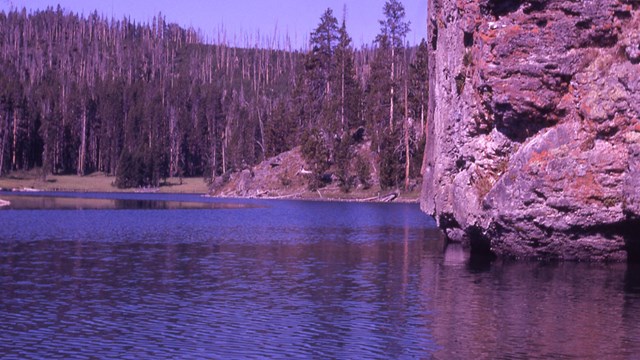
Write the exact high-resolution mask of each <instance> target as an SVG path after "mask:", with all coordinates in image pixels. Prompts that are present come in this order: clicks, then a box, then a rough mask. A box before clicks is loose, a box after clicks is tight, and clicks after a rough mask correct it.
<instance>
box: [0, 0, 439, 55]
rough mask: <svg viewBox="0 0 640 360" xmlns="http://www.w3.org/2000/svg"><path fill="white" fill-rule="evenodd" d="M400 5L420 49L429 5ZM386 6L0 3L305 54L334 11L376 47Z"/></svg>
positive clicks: (137, 0)
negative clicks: (168, 26) (167, 25)
mask: <svg viewBox="0 0 640 360" xmlns="http://www.w3.org/2000/svg"><path fill="white" fill-rule="evenodd" d="M401 2H402V3H403V5H404V7H405V10H406V14H407V18H406V20H408V21H410V22H411V25H410V27H411V32H410V33H409V34H408V35H407V38H406V40H407V41H408V42H409V43H411V44H418V43H419V42H420V40H421V39H422V38H426V33H427V31H426V18H427V0H401ZM384 3H385V0H208V1H207V0H100V1H90V0H57V1H56V0H0V10H4V11H5V12H6V11H8V10H10V9H11V8H18V9H22V8H23V7H26V8H27V10H38V9H40V10H44V9H46V8H47V7H53V8H56V7H57V5H58V4H60V6H61V7H62V8H63V9H65V10H67V11H73V12H74V13H80V14H84V15H88V14H90V13H92V12H93V11H94V10H97V11H98V13H99V14H102V15H105V16H106V17H108V18H111V17H114V18H116V19H122V18H123V17H125V16H127V17H130V18H131V19H132V20H136V21H141V22H148V21H151V20H152V19H153V17H154V16H155V15H157V14H158V13H159V12H161V13H162V14H163V15H164V16H165V18H166V21H167V22H174V23H177V24H179V25H180V26H182V27H187V28H188V27H193V28H195V29H200V30H201V31H202V34H203V35H204V36H205V37H206V38H207V39H209V40H212V39H214V38H217V34H218V33H220V30H221V29H224V30H225V32H226V33H227V40H228V42H229V43H234V42H235V43H236V44H237V45H239V46H242V45H245V43H246V42H247V41H248V42H250V43H252V45H253V44H255V43H256V39H257V38H258V34H259V37H260V38H261V39H263V40H264V39H265V38H266V37H270V38H273V37H274V36H273V34H274V33H275V34H277V36H276V38H280V39H284V37H285V35H287V34H288V36H289V38H290V40H291V42H292V43H293V45H294V47H296V48H301V47H303V44H305V43H306V42H307V41H308V38H309V33H310V32H311V31H312V30H313V29H314V28H315V27H317V25H318V23H319V20H320V16H321V15H322V13H323V12H324V11H325V10H326V9H327V8H331V9H333V12H334V15H335V16H336V17H337V18H338V20H341V19H342V14H343V8H344V7H345V6H346V9H347V15H346V20H347V30H348V31H349V34H350V35H351V37H352V38H353V41H354V44H355V45H356V46H360V45H364V44H371V43H372V42H373V40H374V39H375V37H376V35H377V34H378V33H379V31H380V24H379V23H378V20H380V19H382V18H383V14H382V8H383V6H384ZM234 34H235V37H234ZM234 38H235V40H234ZM282 41H283V43H284V40H282ZM283 46H284V45H283Z"/></svg>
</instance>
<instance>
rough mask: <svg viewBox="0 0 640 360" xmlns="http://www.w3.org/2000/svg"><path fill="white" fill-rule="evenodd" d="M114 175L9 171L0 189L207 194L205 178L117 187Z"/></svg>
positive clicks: (173, 179) (207, 187)
mask: <svg viewBox="0 0 640 360" xmlns="http://www.w3.org/2000/svg"><path fill="white" fill-rule="evenodd" d="M114 183H115V177H114V176H108V175H105V174H103V173H94V174H91V175H87V176H78V175H48V176H47V178H46V180H43V179H42V177H41V176H39V175H35V174H32V173H12V174H9V175H8V176H5V177H1V178H0V189H1V190H5V191H20V192H38V191H60V192H107V193H115V192H128V193H130V192H158V193H177V194H207V193H208V192H209V186H208V185H207V183H206V181H205V180H204V178H202V177H199V178H182V179H180V178H168V179H167V180H166V182H163V183H162V184H161V186H160V187H157V188H137V189H136V188H132V189H120V188H118V187H116V186H115V185H113V184H114Z"/></svg>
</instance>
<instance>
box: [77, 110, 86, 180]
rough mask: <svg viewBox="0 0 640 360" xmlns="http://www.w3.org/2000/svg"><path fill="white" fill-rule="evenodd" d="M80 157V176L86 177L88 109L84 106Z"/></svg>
mask: <svg viewBox="0 0 640 360" xmlns="http://www.w3.org/2000/svg"><path fill="white" fill-rule="evenodd" d="M80 136H81V138H80V156H78V175H79V176H84V167H85V162H86V161H85V159H86V155H87V107H86V106H85V104H82V131H81V133H80Z"/></svg>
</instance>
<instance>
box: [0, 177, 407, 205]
mask: <svg viewBox="0 0 640 360" xmlns="http://www.w3.org/2000/svg"><path fill="white" fill-rule="evenodd" d="M114 182H115V177H114V176H108V175H105V174H102V173H96V174H91V175H87V176H78V175H48V176H47V178H46V180H42V178H41V177H40V176H36V175H33V174H31V173H14V174H10V175H8V176H5V177H1V178H0V191H11V192H34V193H37V192H42V191H46V192H79V193H83V192H85V193H86V192H104V193H132V192H138V193H165V194H202V195H209V194H210V190H209V185H208V184H207V182H206V181H205V179H204V178H202V177H197V178H182V179H180V178H168V179H167V180H166V182H163V183H162V184H161V186H160V187H157V188H130V189H120V188H118V187H116V186H114V185H113V184H114ZM390 194H394V195H395V196H393V195H392V196H390ZM212 196H213V197H216V198H238V199H246V198H260V199H279V200H316V201H318V200H320V201H343V202H385V201H386V200H388V197H393V202H405V203H415V202H418V198H419V192H418V191H413V192H409V193H404V192H396V191H387V192H380V191H373V190H372V189H370V190H368V191H353V192H349V193H343V192H341V191H339V190H337V189H334V188H324V189H320V190H319V191H315V192H311V191H302V192H300V191H298V192H295V193H290V192H287V190H286V189H282V191H278V194H269V193H268V194H261V195H260V196H241V195H236V194H224V195H221V194H216V195H212ZM5 202H6V201H5ZM6 205H8V204H4V203H3V202H2V201H0V206H6Z"/></svg>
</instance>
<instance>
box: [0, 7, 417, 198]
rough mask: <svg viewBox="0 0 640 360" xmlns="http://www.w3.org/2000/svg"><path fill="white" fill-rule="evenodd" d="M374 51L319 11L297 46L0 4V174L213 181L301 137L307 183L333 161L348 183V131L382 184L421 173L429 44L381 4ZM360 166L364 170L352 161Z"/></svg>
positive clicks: (161, 21)
mask: <svg viewBox="0 0 640 360" xmlns="http://www.w3.org/2000/svg"><path fill="white" fill-rule="evenodd" d="M383 15H384V19H383V20H381V21H380V24H381V31H380V34H379V36H378V37H377V39H376V41H375V43H374V44H373V46H363V47H361V48H359V49H355V48H354V46H353V45H352V41H351V38H350V36H349V34H348V31H347V24H346V21H345V20H344V19H342V21H338V19H337V18H336V17H335V16H334V14H333V11H332V10H331V9H327V10H326V11H325V12H324V13H323V14H322V15H321V17H320V21H319V24H318V26H317V27H316V28H315V29H314V30H313V32H312V33H311V34H310V41H309V47H308V49H306V50H297V49H292V48H291V46H285V47H284V48H281V47H278V48H275V47H274V46H273V43H274V42H273V39H266V40H264V41H262V43H259V42H257V43H255V44H249V43H247V44H244V45H243V46H238V45H237V44H234V45H231V44H229V43H228V42H227V41H225V40H224V38H225V36H224V34H222V35H223V36H219V39H218V41H217V42H214V43H207V42H206V41H204V39H203V36H202V35H201V34H200V33H199V32H198V31H196V30H194V29H192V28H189V29H185V28H182V27H180V26H178V25H176V24H172V23H167V22H166V19H165V18H164V17H163V16H162V15H161V14H159V15H158V16H156V17H155V18H154V19H153V20H152V21H151V22H149V23H136V22H135V21H131V20H129V19H126V18H125V19H123V20H115V19H107V18H105V17H103V16H100V15H98V14H97V13H95V12H94V13H93V14H90V15H89V16H87V17H82V16H79V15H77V14H74V13H71V12H66V11H64V10H63V9H61V8H60V7H58V8H57V9H53V8H49V9H47V10H44V11H36V12H32V13H29V12H27V11H26V10H24V9H23V10H21V11H18V10H12V11H10V12H9V13H6V14H5V13H0V68H1V69H2V71H1V72H0V175H4V174H7V173H9V172H10V171H15V170H30V169H34V168H39V169H41V171H42V175H43V176H44V177H46V176H47V175H48V174H78V175H86V174H89V173H92V172H96V171H99V172H104V173H107V174H111V175H116V176H117V185H118V186H120V187H140V186H158V184H159V183H160V182H161V180H162V179H163V178H166V177H169V176H204V177H205V178H207V179H214V178H216V177H219V176H223V175H225V174H229V173H231V172H234V171H239V170H242V169H243V168H246V167H250V166H253V165H255V164H257V163H259V162H260V161H262V160H264V159H266V158H269V157H272V156H275V155H277V154H279V153H281V152H284V151H287V150H290V149H292V148H294V147H296V146H300V145H301V146H302V151H303V155H304V157H305V160H306V161H307V163H308V164H310V166H311V167H312V169H313V176H312V177H311V179H310V184H309V186H310V187H311V188H314V187H319V186H322V185H323V183H322V181H321V180H322V176H323V175H324V174H323V173H324V172H325V171H326V170H327V169H328V168H329V167H330V166H332V165H335V167H336V168H337V169H338V170H337V174H336V175H337V177H338V179H339V181H340V182H341V186H343V188H344V189H345V190H348V189H349V187H350V184H351V183H352V181H353V178H354V176H355V175H356V174H352V172H353V170H352V169H353V166H351V162H353V161H355V160H354V157H353V147H354V145H355V143H356V142H357V141H362V139H360V140H358V138H357V137H356V136H354V134H355V133H359V134H360V135H361V137H362V138H364V139H366V140H367V141H370V144H371V145H370V146H371V149H372V150H374V151H375V152H376V153H377V154H378V164H379V166H377V171H378V172H379V176H380V183H381V186H382V187H383V188H390V187H396V186H401V185H402V182H403V181H408V179H410V178H412V177H417V176H419V173H420V163H421V158H422V151H423V150H422V149H423V147H424V133H425V131H424V128H425V114H426V109H425V106H426V99H427V96H426V90H427V87H426V77H427V73H426V72H427V66H426V65H427V64H426V61H427V60H426V59H427V54H426V52H427V48H426V44H425V43H424V41H423V42H422V43H421V44H420V45H419V46H417V47H409V46H407V45H406V44H405V43H404V37H405V36H406V34H407V32H408V30H409V23H408V22H406V21H405V20H404V15H405V14H404V8H403V6H402V4H401V3H399V2H398V1H397V0H390V1H388V2H387V3H386V4H385V7H384V9H383ZM360 171H362V170H360Z"/></svg>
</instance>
